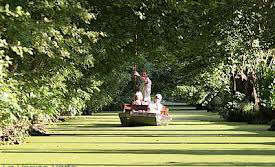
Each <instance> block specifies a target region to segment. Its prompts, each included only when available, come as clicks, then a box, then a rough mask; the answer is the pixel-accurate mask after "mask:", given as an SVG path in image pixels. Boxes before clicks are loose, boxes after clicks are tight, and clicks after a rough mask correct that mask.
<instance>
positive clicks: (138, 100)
mask: <svg viewBox="0 0 275 167" xmlns="http://www.w3.org/2000/svg"><path fill="white" fill-rule="evenodd" d="M134 100H135V101H134V102H133V104H134V105H142V104H143V96H142V93H141V92H140V91H138V92H136V94H135V99H134Z"/></svg>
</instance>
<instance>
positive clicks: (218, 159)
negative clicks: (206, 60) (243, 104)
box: [0, 108, 275, 167]
mask: <svg viewBox="0 0 275 167" xmlns="http://www.w3.org/2000/svg"><path fill="white" fill-rule="evenodd" d="M171 113H172V115H173V121H172V122H171V124H170V125H169V126H163V127H154V126H150V127H149V126H147V127H121V125H120V121H119V117H118V113H117V112H102V113H97V114H95V115H94V116H91V117H77V118H76V119H70V120H68V121H66V122H62V123H58V124H57V125H51V126H49V130H50V136H38V137H29V138H28V139H27V140H26V142H25V144H22V145H11V146H0V164H1V165H2V166H3V164H5V165H4V166H8V165H13V166H22V165H25V166H30V165H33V166H42V165H43V166H62V165H63V166H70V165H71V166H131V167H133V166H139V167H141V166H142V167H144V166H203V167H205V166H226V167H228V166H275V133H274V132H270V131H267V130H266V129H267V128H268V126H266V125H248V124H244V123H228V122H223V121H222V120H221V119H220V118H219V116H218V115H217V114H213V113H207V112H205V111H202V110H190V109H188V110H186V109H184V108H182V109H179V108H177V109H175V110H171Z"/></svg>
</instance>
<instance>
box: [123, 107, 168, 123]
mask: <svg viewBox="0 0 275 167" xmlns="http://www.w3.org/2000/svg"><path fill="white" fill-rule="evenodd" d="M119 118H120V121H121V124H122V126H166V125H168V124H169V122H170V121H171V120H172V118H171V116H170V115H163V114H156V113H149V112H133V111H128V112H123V113H119Z"/></svg>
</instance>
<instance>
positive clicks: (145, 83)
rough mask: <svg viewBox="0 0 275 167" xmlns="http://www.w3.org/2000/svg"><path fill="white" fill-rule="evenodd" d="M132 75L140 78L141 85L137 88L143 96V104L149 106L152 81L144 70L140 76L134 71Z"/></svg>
mask: <svg viewBox="0 0 275 167" xmlns="http://www.w3.org/2000/svg"><path fill="white" fill-rule="evenodd" d="M134 75H135V76H138V77H139V78H140V80H141V85H140V87H139V90H140V91H141V93H142V95H143V100H144V102H146V103H148V104H149V103H150V102H151V97H150V96H151V86H152V81H151V80H150V78H149V76H148V73H147V72H146V71H145V70H143V71H142V73H141V76H140V75H139V73H138V72H137V71H135V73H134Z"/></svg>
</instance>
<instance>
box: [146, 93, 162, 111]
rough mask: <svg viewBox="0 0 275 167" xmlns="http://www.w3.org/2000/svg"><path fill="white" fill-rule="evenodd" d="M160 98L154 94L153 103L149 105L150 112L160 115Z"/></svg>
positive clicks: (159, 95)
mask: <svg viewBox="0 0 275 167" xmlns="http://www.w3.org/2000/svg"><path fill="white" fill-rule="evenodd" d="M161 100H162V96H161V94H156V96H155V98H154V102H153V103H151V104H150V106H149V108H150V112H152V113H157V114H160V112H161V110H162V108H163V105H162V104H161Z"/></svg>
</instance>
